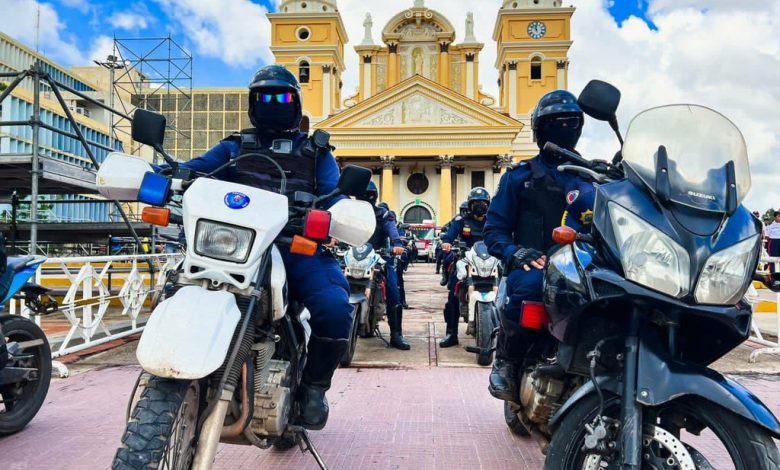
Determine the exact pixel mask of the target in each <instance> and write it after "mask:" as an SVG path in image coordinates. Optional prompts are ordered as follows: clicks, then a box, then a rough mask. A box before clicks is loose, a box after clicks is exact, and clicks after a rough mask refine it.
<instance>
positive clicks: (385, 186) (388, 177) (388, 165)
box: [379, 155, 395, 210]
mask: <svg viewBox="0 0 780 470" xmlns="http://www.w3.org/2000/svg"><path fill="white" fill-rule="evenodd" d="M379 158H380V160H382V191H381V194H380V199H381V201H382V202H386V203H387V205H388V206H389V207H390V209H391V210H393V209H394V208H395V185H394V184H393V167H394V166H395V165H394V162H395V157H394V156H392V155H385V156H382V157H379Z"/></svg>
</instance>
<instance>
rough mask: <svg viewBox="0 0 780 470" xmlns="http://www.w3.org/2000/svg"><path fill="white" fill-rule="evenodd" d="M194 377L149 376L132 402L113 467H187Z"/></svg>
mask: <svg viewBox="0 0 780 470" xmlns="http://www.w3.org/2000/svg"><path fill="white" fill-rule="evenodd" d="M200 402H201V393H200V385H199V383H198V382H197V381H186V380H172V379H163V378H160V377H152V378H150V379H149V383H148V384H147V385H146V388H145V389H144V390H143V392H142V393H141V399H140V400H139V401H138V403H137V404H136V405H135V408H134V409H133V412H132V415H131V417H130V421H128V423H127V427H126V428H125V433H124V435H123V436H122V447H120V448H119V449H118V450H117V452H116V455H115V456H114V464H113V468H114V469H140V468H143V469H149V468H155V469H159V470H163V469H165V470H184V469H189V468H190V466H191V465H192V460H193V457H194V455H195V449H196V444H197V436H198V433H197V425H198V415H199V413H200V404H201V403H200Z"/></svg>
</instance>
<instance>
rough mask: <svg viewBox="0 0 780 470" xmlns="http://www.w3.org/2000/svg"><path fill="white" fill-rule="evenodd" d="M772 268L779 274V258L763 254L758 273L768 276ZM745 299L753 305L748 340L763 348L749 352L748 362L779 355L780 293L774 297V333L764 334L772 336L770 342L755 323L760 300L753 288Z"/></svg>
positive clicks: (751, 287)
mask: <svg viewBox="0 0 780 470" xmlns="http://www.w3.org/2000/svg"><path fill="white" fill-rule="evenodd" d="M772 266H773V267H774V272H776V273H777V272H780V258H772V257H769V256H767V255H766V252H764V256H762V257H761V261H760V262H759V269H758V272H759V273H760V274H769V273H770V268H771V267H772ZM746 298H747V300H748V302H750V304H751V305H753V322H752V324H751V325H750V328H751V331H752V333H751V335H750V340H751V341H753V342H754V343H758V344H760V345H762V346H764V347H762V348H758V349H755V350H754V351H753V352H751V353H750V358H749V359H748V360H749V361H750V362H756V359H758V356H760V355H761V354H780V292H778V293H777V294H776V297H775V305H776V310H775V312H774V315H775V324H774V331H771V330H770V331H767V332H766V333H768V334H770V335H773V336H774V337H775V339H774V340H770V339H768V338H767V337H765V336H764V333H762V332H761V329H760V328H759V325H758V322H756V321H755V316H756V312H755V310H756V307H757V306H758V304H759V303H760V302H761V299H760V298H759V295H758V292H757V291H756V290H755V289H754V288H753V286H750V290H749V291H748V294H747V295H746Z"/></svg>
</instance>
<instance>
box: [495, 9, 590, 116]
mask: <svg viewBox="0 0 780 470" xmlns="http://www.w3.org/2000/svg"><path fill="white" fill-rule="evenodd" d="M561 4H562V0H504V4H503V6H502V7H501V9H500V10H499V12H498V17H497V18H496V26H495V29H494V30H493V40H495V41H496V45H497V47H498V57H497V59H496V67H497V68H498V72H499V77H500V79H499V90H500V103H501V107H502V108H503V109H504V111H505V112H507V113H509V115H510V116H512V117H514V118H517V119H520V120H523V121H525V120H526V119H527V118H528V116H529V115H530V113H531V111H532V110H533V109H534V107H535V106H536V103H537V102H538V101H539V98H541V97H542V95H544V94H545V93H548V92H550V91H553V90H556V89H566V88H567V86H568V67H569V59H568V54H569V48H570V47H571V45H572V40H571V17H572V15H573V14H574V10H575V9H574V7H568V8H566V7H563V6H561ZM529 128H530V126H529Z"/></svg>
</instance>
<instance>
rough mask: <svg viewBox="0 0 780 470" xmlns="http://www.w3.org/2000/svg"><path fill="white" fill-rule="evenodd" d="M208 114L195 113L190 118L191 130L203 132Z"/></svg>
mask: <svg viewBox="0 0 780 470" xmlns="http://www.w3.org/2000/svg"><path fill="white" fill-rule="evenodd" d="M207 119H208V113H195V114H193V117H192V130H194V131H205V130H206V122H207Z"/></svg>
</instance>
